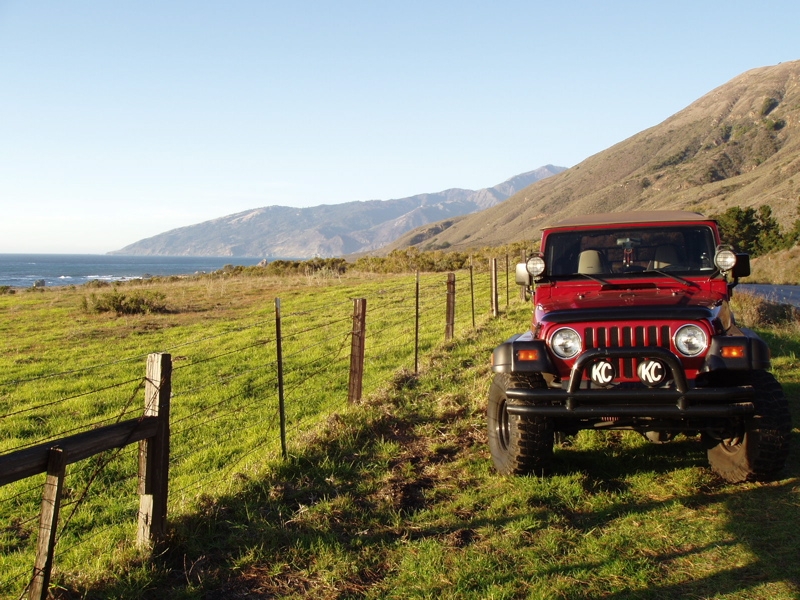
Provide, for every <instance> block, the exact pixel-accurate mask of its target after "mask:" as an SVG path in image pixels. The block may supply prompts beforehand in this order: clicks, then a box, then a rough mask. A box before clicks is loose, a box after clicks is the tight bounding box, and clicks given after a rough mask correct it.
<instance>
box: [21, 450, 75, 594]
mask: <svg viewBox="0 0 800 600" xmlns="http://www.w3.org/2000/svg"><path fill="white" fill-rule="evenodd" d="M66 469H67V455H66V452H64V451H63V450H62V449H61V448H58V447H57V446H56V447H53V448H51V449H50V452H49V456H48V462H47V479H46V480H45V483H44V492H43V493H42V512H41V514H40V515H39V539H38V540H37V542H36V563H35V564H34V567H33V579H32V580H31V585H30V588H29V594H28V598H29V599H30V600H44V599H45V598H47V596H48V589H47V588H49V587H50V574H51V573H52V570H53V554H54V552H55V545H56V529H57V527H58V511H59V509H60V507H61V490H62V489H63V487H64V475H65V473H66Z"/></svg>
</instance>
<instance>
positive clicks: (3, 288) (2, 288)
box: [0, 285, 14, 296]
mask: <svg viewBox="0 0 800 600" xmlns="http://www.w3.org/2000/svg"><path fill="white" fill-rule="evenodd" d="M13 293H14V288H12V287H11V286H10V285H0V296H3V295H6V294H13Z"/></svg>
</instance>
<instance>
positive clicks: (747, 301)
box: [731, 292, 800, 327]
mask: <svg viewBox="0 0 800 600" xmlns="http://www.w3.org/2000/svg"><path fill="white" fill-rule="evenodd" d="M731 303H732V305H733V310H734V312H735V314H736V322H737V324H739V325H741V326H744V327H766V326H768V325H787V324H791V323H796V322H797V321H798V320H800V309H797V308H795V307H794V306H792V305H790V304H778V303H776V302H770V301H769V300H766V299H765V298H763V297H761V296H756V295H754V294H748V293H746V292H739V293H737V294H736V295H735V296H734V297H733V300H732V302H731Z"/></svg>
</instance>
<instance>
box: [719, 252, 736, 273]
mask: <svg viewBox="0 0 800 600" xmlns="http://www.w3.org/2000/svg"><path fill="white" fill-rule="evenodd" d="M714 264H715V265H717V268H718V269H719V270H720V271H722V272H725V271H730V270H731V269H732V268H733V265H735V264H736V254H734V253H733V250H731V249H729V248H725V249H720V250H718V251H717V253H716V254H715V255H714Z"/></svg>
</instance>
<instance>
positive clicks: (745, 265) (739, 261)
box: [731, 253, 750, 279]
mask: <svg viewBox="0 0 800 600" xmlns="http://www.w3.org/2000/svg"><path fill="white" fill-rule="evenodd" d="M731 275H733V278H734V279H739V277H747V276H748V275H750V255H749V254H745V253H742V254H736V264H735V265H733V269H732V270H731Z"/></svg>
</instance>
